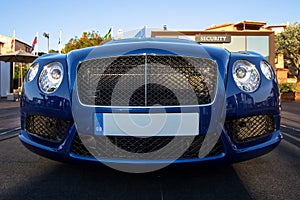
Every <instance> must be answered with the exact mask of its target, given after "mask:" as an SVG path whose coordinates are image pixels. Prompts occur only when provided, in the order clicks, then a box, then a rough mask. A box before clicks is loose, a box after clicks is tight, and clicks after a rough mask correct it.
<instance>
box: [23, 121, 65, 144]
mask: <svg viewBox="0 0 300 200" xmlns="http://www.w3.org/2000/svg"><path fill="white" fill-rule="evenodd" d="M70 123H71V122H70V121H65V120H60V119H57V118H52V117H46V116H39V115H27V116H26V123H25V129H26V131H27V132H28V133H29V134H31V135H34V136H36V137H39V138H42V139H45V140H49V141H52V142H60V141H61V140H62V139H63V138H64V137H65V134H66V133H67V130H68V128H69V126H70Z"/></svg>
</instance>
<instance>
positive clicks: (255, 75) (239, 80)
mask: <svg viewBox="0 0 300 200" xmlns="http://www.w3.org/2000/svg"><path fill="white" fill-rule="evenodd" d="M232 75H233V79H234V81H235V83H236V85H237V86H238V87H239V88H240V89H242V90H244V91H246V92H253V91H255V90H256V89H257V88H258V86H259V83H260V76H259V72H258V71H257V69H256V67H255V65H253V64H252V63H250V62H249V61H246V60H238V61H236V62H235V63H234V64H233V70H232Z"/></svg>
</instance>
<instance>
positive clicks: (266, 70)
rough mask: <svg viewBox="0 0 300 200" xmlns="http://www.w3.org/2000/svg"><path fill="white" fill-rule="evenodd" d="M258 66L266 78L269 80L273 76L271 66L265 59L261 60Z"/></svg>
mask: <svg viewBox="0 0 300 200" xmlns="http://www.w3.org/2000/svg"><path fill="white" fill-rule="evenodd" d="M260 68H261V71H262V73H263V74H264V75H265V77H266V78H267V79H269V80H271V79H272V78H273V71H272V66H271V65H270V64H269V63H267V62H266V61H261V62H260Z"/></svg>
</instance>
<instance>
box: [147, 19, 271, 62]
mask: <svg viewBox="0 0 300 200" xmlns="http://www.w3.org/2000/svg"><path fill="white" fill-rule="evenodd" d="M265 26H266V22H257V21H242V22H238V23H227V24H221V25H212V26H211V27H209V28H207V29H205V30H174V31H170V30H161V31H152V33H151V36H152V37H172V38H186V39H190V40H194V41H196V42H199V43H205V44H207V45H211V46H215V47H220V48H226V49H228V50H229V51H232V52H238V51H255V52H258V53H260V54H262V55H263V56H264V57H265V58H266V59H267V60H268V61H269V62H270V63H271V64H272V65H273V66H275V43H274V36H275V33H274V31H272V30H271V29H269V28H266V27H265Z"/></svg>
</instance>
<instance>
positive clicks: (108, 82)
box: [76, 55, 218, 106]
mask: <svg viewBox="0 0 300 200" xmlns="http://www.w3.org/2000/svg"><path fill="white" fill-rule="evenodd" d="M217 83H218V66H217V63H216V62H215V61H213V60H211V59H208V58H198V57H182V56H166V55H133V56H119V57H105V58H96V59H90V60H85V61H83V62H81V63H80V64H79V66H78V68H77V79H76V84H77V92H78V97H79V100H80V102H81V103H82V104H84V105H92V106H156V105H160V106H178V105H202V104H209V103H211V102H212V101H213V100H214V98H215V95H216V88H217Z"/></svg>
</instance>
